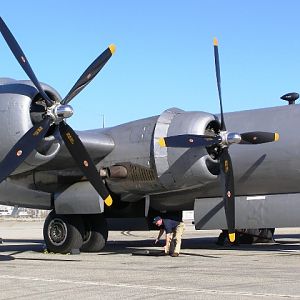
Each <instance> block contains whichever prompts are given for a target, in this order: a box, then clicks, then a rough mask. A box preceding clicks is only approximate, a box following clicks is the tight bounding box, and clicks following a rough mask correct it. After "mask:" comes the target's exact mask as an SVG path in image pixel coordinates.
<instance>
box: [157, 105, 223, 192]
mask: <svg viewBox="0 0 300 300" xmlns="http://www.w3.org/2000/svg"><path fill="white" fill-rule="evenodd" d="M219 126H220V125H219V121H218V120H217V118H216V117H215V116H214V115H212V114H209V113H206V112H185V111H182V110H179V109H175V108H173V109H169V110H166V111H165V112H163V113H162V114H161V115H160V117H159V118H158V120H157V124H156V128H155V132H154V159H155V164H156V169H157V174H158V177H159V180H160V182H161V184H162V185H163V186H164V187H165V188H167V189H182V188H189V187H190V188H193V187H201V186H203V185H206V184H207V183H209V182H211V181H213V180H215V179H216V178H217V175H218V174H217V173H218V171H215V170H214V166H215V165H218V164H217V162H216V161H215V160H214V159H213V157H212V155H210V154H209V151H208V149H206V148H205V147H197V148H172V147H170V148H167V147H161V146H160V145H159V139H160V138H161V137H167V136H174V135H181V134H197V135H204V134H205V135H207V134H208V133H209V131H211V133H212V134H214V133H215V132H217V131H218V130H219Z"/></svg>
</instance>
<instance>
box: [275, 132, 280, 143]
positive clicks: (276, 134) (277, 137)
mask: <svg viewBox="0 0 300 300" xmlns="http://www.w3.org/2000/svg"><path fill="white" fill-rule="evenodd" d="M274 141H275V142H277V141H279V133H278V132H275V134H274Z"/></svg>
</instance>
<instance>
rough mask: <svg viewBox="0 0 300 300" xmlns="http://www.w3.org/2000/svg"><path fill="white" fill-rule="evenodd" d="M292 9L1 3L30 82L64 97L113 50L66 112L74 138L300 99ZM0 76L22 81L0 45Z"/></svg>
mask: <svg viewBox="0 0 300 300" xmlns="http://www.w3.org/2000/svg"><path fill="white" fill-rule="evenodd" d="M299 11H300V1H297V0H294V1H292V0H286V1H279V0H272V1H271V0H265V1H259V0H252V1H230V0H229V1H204V0H203V1H200V0H185V1H179V0H164V1H162V0H151V1H145V0H144V1H142V0H128V1H125V0H123V1H122V0H119V1H117V0H111V1H101V0H98V1H96V0H85V1H79V0H73V1H62V0H60V1H58V0H52V1H49V0H44V1H35V0H27V1H15V0H10V1H8V0H5V1H2V3H1V16H2V18H3V19H4V20H5V22H6V23H7V25H8V26H9V28H10V29H11V31H12V32H13V34H14V35H15V37H16V39H17V40H18V42H19V44H20V45H21V47H22V49H23V51H24V52H25V54H26V56H27V58H28V60H29V61H30V64H31V66H32V68H33V70H34V71H35V73H36V75H37V77H38V79H39V80H40V81H42V82H46V83H48V84H50V85H51V86H53V87H54V88H55V89H56V90H57V91H58V92H59V93H60V94H61V95H62V96H64V95H65V94H66V93H67V92H68V90H69V89H70V88H71V87H72V85H73V84H74V83H75V81H76V80H77V79H78V77H79V76H80V75H81V73H82V72H83V71H84V70H85V68H86V67H87V66H88V65H89V64H90V63H91V62H92V61H93V60H94V59H95V58H96V57H97V56H98V55H99V54H100V53H101V52H102V51H103V50H104V49H106V47H107V46H108V45H109V44H111V43H114V44H116V46H117V51H116V53H115V55H114V56H113V57H112V58H111V60H110V61H109V62H108V64H107V65H106V66H105V68H104V69H103V70H102V71H101V72H100V73H99V74H98V76H97V77H96V78H95V79H94V81H93V82H92V83H91V84H90V85H89V86H88V87H86V89H85V90H84V91H83V92H81V93H80V95H78V96H77V97H76V98H75V99H74V100H73V101H72V102H71V105H72V106H73V108H74V110H75V114H74V116H73V117H72V118H71V119H70V121H69V123H70V124H71V126H72V127H73V128H74V129H77V130H83V129H92V128H97V127H101V126H102V115H104V116H105V123H106V126H114V125H118V124H121V123H125V122H128V121H131V120H135V119H140V118H144V117H148V116H152V115H158V114H160V113H161V112H163V111H164V110H165V109H167V108H170V107H179V108H181V109H184V110H202V111H207V112H211V113H217V112H218V111H219V107H218V98H217V89H216V81H215V73H214V72H215V71H214V58H213V37H215V36H216V37H217V38H218V39H219V46H220V48H219V53H220V59H221V75H222V93H223V101H224V103H223V106H224V111H225V112H226V111H237V110H245V109H252V108H261V107H267V106H278V105H282V104H283V102H282V100H280V96H281V95H283V94H284V93H287V92H291V91H298V92H299V91H300V71H299V70H300V59H299V55H300V30H299V27H300V26H299V24H300V22H299ZM0 71H1V72H0V76H1V77H11V78H15V79H27V77H26V75H25V73H24V72H23V70H22V69H21V67H19V66H18V64H17V62H16V61H15V59H14V57H13V55H12V54H11V52H10V50H9V48H8V47H7V46H6V44H5V41H4V40H3V39H2V38H1V39H0Z"/></svg>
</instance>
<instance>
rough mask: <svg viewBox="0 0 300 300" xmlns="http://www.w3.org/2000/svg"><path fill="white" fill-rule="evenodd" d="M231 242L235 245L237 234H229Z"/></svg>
mask: <svg viewBox="0 0 300 300" xmlns="http://www.w3.org/2000/svg"><path fill="white" fill-rule="evenodd" d="M229 241H230V242H231V243H233V242H234V241H235V233H229Z"/></svg>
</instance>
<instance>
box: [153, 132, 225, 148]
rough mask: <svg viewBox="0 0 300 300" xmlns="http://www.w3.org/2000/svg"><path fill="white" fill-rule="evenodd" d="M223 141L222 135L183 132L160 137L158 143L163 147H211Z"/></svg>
mask: <svg viewBox="0 0 300 300" xmlns="http://www.w3.org/2000/svg"><path fill="white" fill-rule="evenodd" d="M221 141H222V139H221V137H220V136H209V135H197V134H182V135H175V136H168V137H164V138H160V139H159V141H158V143H159V145H160V146H161V147H173V148H192V147H210V146H213V145H218V144H219V143H220V142H221Z"/></svg>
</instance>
